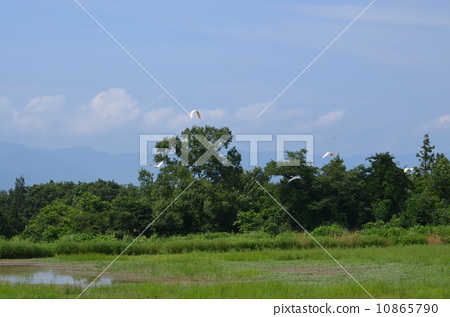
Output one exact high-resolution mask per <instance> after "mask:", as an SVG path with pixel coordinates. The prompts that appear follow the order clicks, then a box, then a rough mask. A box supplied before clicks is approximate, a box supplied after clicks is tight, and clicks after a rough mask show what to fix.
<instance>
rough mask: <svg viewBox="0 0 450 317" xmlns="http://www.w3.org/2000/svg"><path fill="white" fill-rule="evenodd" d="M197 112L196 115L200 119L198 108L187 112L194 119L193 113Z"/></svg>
mask: <svg viewBox="0 0 450 317" xmlns="http://www.w3.org/2000/svg"><path fill="white" fill-rule="evenodd" d="M195 113H197V117H198V118H199V119H201V118H202V117H201V116H200V112H199V111H198V110H192V111H191V113H190V114H189V117H190V118H191V120H192V119H194V114H195Z"/></svg>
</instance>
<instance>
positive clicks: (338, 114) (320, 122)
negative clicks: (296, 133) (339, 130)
mask: <svg viewBox="0 0 450 317" xmlns="http://www.w3.org/2000/svg"><path fill="white" fill-rule="evenodd" d="M344 114H345V111H344V110H342V109H341V110H337V111H333V112H330V113H327V114H326V115H323V116H321V117H320V118H319V119H317V121H316V125H317V126H318V127H321V126H325V125H330V124H333V123H335V122H338V121H339V120H341V119H342V117H343V116H344Z"/></svg>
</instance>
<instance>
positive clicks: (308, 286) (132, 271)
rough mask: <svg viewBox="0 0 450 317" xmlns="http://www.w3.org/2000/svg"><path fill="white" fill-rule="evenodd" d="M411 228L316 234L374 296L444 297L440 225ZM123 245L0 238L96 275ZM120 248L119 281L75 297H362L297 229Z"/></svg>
mask: <svg viewBox="0 0 450 317" xmlns="http://www.w3.org/2000/svg"><path fill="white" fill-rule="evenodd" d="M414 230H415V231H416V232H415V234H412V232H413V231H412V230H406V229H405V231H402V232H396V233H395V232H393V231H392V232H390V233H389V232H385V233H384V234H382V233H381V232H376V233H375V232H365V233H364V234H362V233H345V232H344V233H341V235H339V234H337V233H335V232H334V233H333V232H325V233H324V232H322V234H321V233H320V232H316V233H315V234H316V235H317V240H318V241H319V242H320V243H321V244H323V246H324V247H325V248H326V249H327V250H328V251H329V252H330V254H332V255H333V256H334V257H335V258H336V260H337V261H339V262H340V263H341V264H342V265H343V266H344V267H345V268H346V269H347V271H348V272H349V273H350V274H351V275H352V276H354V277H355V279H356V280H358V282H360V283H361V285H363V286H364V288H365V289H366V290H367V291H368V292H369V293H370V294H371V295H372V296H373V297H375V298H449V297H450V289H449V287H448V285H450V265H449V264H450V256H449V254H450V245H449V243H448V242H449V241H448V228H447V227H442V228H434V229H433V232H430V230H431V229H423V228H421V229H418V228H416V229H414ZM419 231H421V232H422V234H420V233H419ZM430 234H431V235H430ZM395 237H396V238H395ZM101 242H103V243H101ZM128 244H129V242H128V241H126V239H125V240H108V239H106V237H103V238H102V239H97V240H87V241H71V240H70V239H66V240H62V241H56V242H54V243H48V244H42V243H41V244H36V245H34V244H33V245H32V244H31V242H27V241H0V250H1V253H0V255H1V257H2V259H6V258H8V257H7V256H6V255H7V253H8V252H9V254H11V255H14V256H15V258H16V259H17V258H22V259H24V258H27V260H20V261H25V262H27V261H33V262H36V261H37V262H39V261H40V262H42V263H53V264H58V265H59V264H61V265H70V266H72V268H71V270H78V271H83V272H86V273H89V274H90V275H92V276H96V275H97V274H99V273H100V272H101V271H103V269H104V268H105V267H106V266H107V265H108V264H109V263H111V261H112V260H113V259H114V258H115V257H116V256H117V255H116V254H118V253H119V252H120V251H122V250H123V248H124V247H126V245H128ZM16 247H17V249H19V250H20V249H21V250H22V251H21V252H19V251H17V250H16ZM11 250H16V253H14V251H11ZM36 250H37V251H36ZM127 253H128V254H124V255H123V256H121V257H120V258H119V259H118V260H117V261H116V262H115V263H114V264H113V265H112V266H111V267H110V268H109V269H108V271H107V272H106V273H105V275H107V276H110V277H113V278H115V279H116V280H119V281H121V282H120V283H118V284H113V285H111V286H92V287H90V288H89V289H88V290H86V292H85V293H84V294H83V296H82V298H369V295H368V294H367V293H366V292H365V291H364V290H363V289H362V288H361V287H360V286H358V285H357V284H356V283H355V282H354V281H353V280H352V279H351V277H350V276H349V275H348V274H347V273H345V272H344V271H343V270H342V269H341V268H340V267H339V266H338V265H337V264H336V262H334V261H333V260H332V259H331V258H330V257H329V256H328V255H327V254H326V253H325V252H324V251H323V250H322V249H321V248H319V247H317V244H316V243H315V242H314V241H313V240H312V239H311V238H310V237H309V236H307V235H305V234H298V233H289V234H284V235H279V236H274V237H273V236H269V235H265V234H261V233H253V234H247V235H233V234H203V235H191V236H183V237H170V238H156V237H153V238H151V239H142V240H138V241H136V242H135V243H134V244H133V245H132V247H130V249H129V252H127ZM32 254H34V256H30V255H32ZM10 258H11V257H10ZM3 261H5V260H3ZM82 290H83V289H82V288H81V287H74V286H67V285H66V286H58V285H25V284H9V283H2V282H0V298H76V297H77V296H78V295H79V294H80V293H81V291H82Z"/></svg>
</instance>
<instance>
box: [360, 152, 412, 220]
mask: <svg viewBox="0 0 450 317" xmlns="http://www.w3.org/2000/svg"><path fill="white" fill-rule="evenodd" d="M367 160H368V161H369V162H370V164H371V165H370V166H369V168H368V176H367V188H366V190H367V192H368V193H369V197H370V199H371V201H372V214H373V217H374V220H383V221H384V222H388V221H390V220H391V218H392V216H393V215H395V214H400V213H401V212H402V211H403V210H404V209H405V201H406V200H407V198H408V196H409V192H410V190H411V188H412V183H411V180H410V179H409V178H408V177H407V176H406V175H405V173H404V172H403V170H402V169H401V168H399V167H398V165H397V164H396V163H395V162H394V157H393V156H392V155H390V154H389V152H386V153H378V154H376V155H374V156H371V157H369V158H367Z"/></svg>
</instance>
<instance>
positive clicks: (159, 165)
mask: <svg viewBox="0 0 450 317" xmlns="http://www.w3.org/2000/svg"><path fill="white" fill-rule="evenodd" d="M163 163H164V161H161V162H159V163H158V164H157V165H153V164H148V165H149V166H153V167H156V168H160V167H161V165H163Z"/></svg>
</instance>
